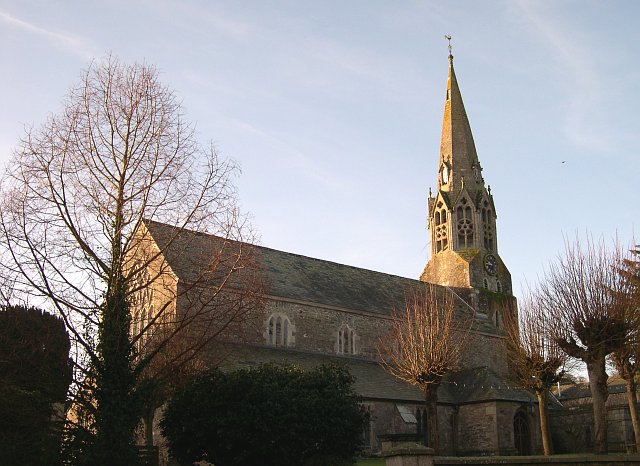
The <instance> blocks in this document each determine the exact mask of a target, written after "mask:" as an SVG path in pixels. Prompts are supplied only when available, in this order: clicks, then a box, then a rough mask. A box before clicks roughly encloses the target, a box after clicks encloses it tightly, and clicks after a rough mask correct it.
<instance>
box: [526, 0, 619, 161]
mask: <svg viewBox="0 0 640 466" xmlns="http://www.w3.org/2000/svg"><path fill="white" fill-rule="evenodd" d="M513 5H515V6H516V7H517V8H518V9H519V11H520V12H521V13H522V14H523V17H524V18H525V19H526V20H527V21H528V22H529V24H530V25H531V26H532V27H533V30H534V31H535V32H536V33H537V34H538V36H539V37H540V38H541V39H542V40H543V41H544V42H546V43H547V45H548V48H549V49H550V50H552V51H553V53H554V54H555V55H556V56H557V63H558V64H559V71H558V79H559V80H561V81H563V82H564V86H565V88H564V90H565V91H566V92H565V96H566V99H567V100H566V102H567V113H566V116H565V122H564V127H565V132H566V134H567V136H568V137H569V138H570V139H571V140H572V142H573V143H575V144H577V145H580V146H583V147H591V148H597V149H601V150H604V149H606V148H607V147H608V146H609V145H610V144H609V142H610V141H609V140H610V137H609V136H608V135H607V134H606V131H604V130H603V128H602V127H601V125H600V124H599V123H601V122H600V120H598V121H597V122H595V124H594V119H593V115H594V112H595V110H596V109H597V108H598V107H600V106H601V105H603V99H604V87H605V86H604V84H603V83H602V82H601V76H600V75H599V73H598V71H597V66H596V63H595V59H594V55H593V52H592V51H591V50H590V49H589V48H588V47H587V46H586V45H585V44H588V43H589V42H588V37H587V36H586V33H585V32H584V31H581V30H578V29H576V28H575V27H571V26H572V25H570V24H565V23H563V22H562V21H561V19H559V18H558V17H557V16H555V15H554V16H551V13H552V11H551V10H550V9H549V8H548V7H544V6H542V7H541V6H540V4H539V3H538V2H535V1H531V0H519V1H517V2H515V3H514V4H513Z"/></svg>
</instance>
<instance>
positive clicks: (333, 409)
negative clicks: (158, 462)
mask: <svg viewBox="0 0 640 466" xmlns="http://www.w3.org/2000/svg"><path fill="white" fill-rule="evenodd" d="M353 382H354V379H353V377H352V376H351V375H350V374H349V372H348V371H347V370H346V369H345V368H343V367H340V366H335V365H326V366H325V365H323V366H320V367H318V368H316V369H314V370H311V371H307V372H304V371H302V370H301V369H299V368H296V367H294V366H275V365H264V366H260V367H258V368H256V369H243V370H238V371H235V372H222V371H219V370H213V371H210V372H208V373H206V374H204V375H202V376H201V377H199V378H197V379H196V380H195V381H194V382H193V383H192V384H190V385H188V386H187V387H185V388H183V389H182V390H180V391H179V392H178V393H177V394H176V395H175V396H174V397H173V399H172V400H171V401H170V402H169V404H168V406H167V408H166V410H165V414H164V419H163V420H162V422H161V425H162V429H163V432H164V435H165V436H166V437H167V439H168V442H169V451H170V454H171V455H172V456H173V457H175V458H176V459H178V460H180V461H184V462H189V463H191V462H195V461H199V460H206V461H209V462H213V463H214V464H216V466H226V465H254V464H260V465H264V466H270V465H273V466H276V465H283V464H299V465H303V464H314V465H320V464H327V465H329V464H331V465H338V464H350V463H351V462H352V461H353V458H354V456H355V454H356V453H357V451H358V450H359V447H360V443H361V437H362V432H363V429H364V426H365V425H366V423H367V422H368V416H367V414H366V412H365V411H364V409H363V408H362V407H361V405H360V398H359V397H358V395H357V394H356V393H355V392H354V391H353Z"/></svg>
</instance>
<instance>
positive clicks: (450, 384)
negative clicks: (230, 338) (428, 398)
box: [223, 345, 536, 404]
mask: <svg viewBox="0 0 640 466" xmlns="http://www.w3.org/2000/svg"><path fill="white" fill-rule="evenodd" d="M264 363H288V364H294V365H296V366H298V367H300V368H302V369H312V368H314V367H317V366H319V365H321V364H326V363H336V364H340V365H343V366H345V367H346V368H347V369H348V370H349V372H350V373H351V375H353V376H354V377H355V379H356V382H355V385H354V388H355V390H356V392H358V393H359V394H360V395H361V396H362V397H363V398H365V399H369V400H391V401H400V402H405V403H422V402H423V401H424V395H423V393H422V390H420V387H418V386H417V385H410V384H408V383H406V382H402V381H401V380H399V379H397V378H395V377H393V376H392V375H391V374H389V373H388V372H386V371H385V370H384V369H383V368H382V366H380V365H379V364H378V363H377V362H375V361H371V360H366V359H358V358H352V357H343V356H337V355H326V354H321V353H312V352H307V351H299V350H295V349H280V348H272V347H265V346H240V345H233V350H232V351H231V353H230V356H229V358H228V360H227V361H226V363H225V364H224V365H223V367H224V368H226V369H239V368H248V367H256V366H258V365H260V364H264ZM486 401H516V402H521V403H528V402H531V403H535V402H536V398H535V395H533V393H531V392H528V391H526V390H523V389H522V388H519V387H517V386H515V385H513V384H511V383H509V382H506V381H505V380H503V379H502V378H501V377H500V376H498V375H497V374H496V373H495V372H493V371H491V370H490V369H487V368H486V367H477V368H474V369H468V370H463V371H458V372H454V373H452V374H450V375H448V376H447V377H445V378H444V379H443V381H442V383H441V385H440V388H439V389H438V402H439V403H445V404H460V403H480V402H486Z"/></svg>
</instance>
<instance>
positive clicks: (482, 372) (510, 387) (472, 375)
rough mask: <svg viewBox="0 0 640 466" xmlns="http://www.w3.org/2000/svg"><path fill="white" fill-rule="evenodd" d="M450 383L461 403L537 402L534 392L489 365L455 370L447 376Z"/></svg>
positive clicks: (446, 380) (451, 390)
mask: <svg viewBox="0 0 640 466" xmlns="http://www.w3.org/2000/svg"><path fill="white" fill-rule="evenodd" d="M445 382H447V383H448V384H449V385H450V389H449V390H450V392H451V395H452V397H453V399H455V400H457V401H458V402H459V403H474V402H480V401H489V400H495V401H500V400H502V401H518V402H522V403H526V402H535V401H536V397H535V395H534V394H533V393H532V392H529V391H527V390H524V389H523V388H520V387H518V386H517V385H515V384H513V383H511V382H509V381H507V380H504V379H503V378H502V377H500V376H499V375H498V374H496V373H495V372H493V371H492V370H491V369H488V368H487V367H476V368H473V369H466V370H462V371H458V372H455V373H453V374H451V375H450V376H449V377H447V378H445Z"/></svg>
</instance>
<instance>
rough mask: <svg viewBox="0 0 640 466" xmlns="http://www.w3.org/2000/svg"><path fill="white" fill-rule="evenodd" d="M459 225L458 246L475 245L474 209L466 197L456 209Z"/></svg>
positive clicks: (470, 246) (467, 246)
mask: <svg viewBox="0 0 640 466" xmlns="http://www.w3.org/2000/svg"><path fill="white" fill-rule="evenodd" d="M456 219H457V226H458V247H459V248H462V249H468V248H472V247H473V209H471V206H470V205H469V203H468V202H467V199H466V198H463V199H462V200H461V201H460V205H459V206H458V208H457V209H456Z"/></svg>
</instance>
